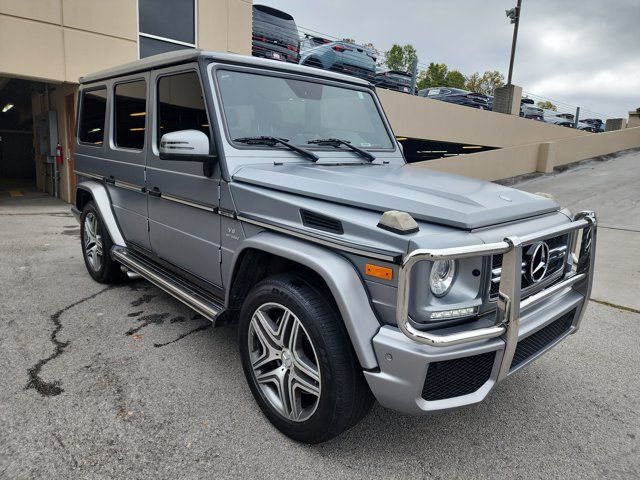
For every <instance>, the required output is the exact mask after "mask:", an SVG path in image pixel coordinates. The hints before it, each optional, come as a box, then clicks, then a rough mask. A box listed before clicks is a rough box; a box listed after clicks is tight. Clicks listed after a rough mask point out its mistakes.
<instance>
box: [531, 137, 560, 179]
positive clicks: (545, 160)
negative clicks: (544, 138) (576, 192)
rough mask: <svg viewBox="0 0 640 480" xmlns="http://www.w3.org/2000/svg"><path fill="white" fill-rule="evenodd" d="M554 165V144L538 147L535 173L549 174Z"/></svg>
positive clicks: (542, 144)
mask: <svg viewBox="0 0 640 480" xmlns="http://www.w3.org/2000/svg"><path fill="white" fill-rule="evenodd" d="M555 163H556V143H555V142H544V143H541V144H540V146H539V147H538V166H537V168H536V172H540V173H551V172H553V167H554V166H555Z"/></svg>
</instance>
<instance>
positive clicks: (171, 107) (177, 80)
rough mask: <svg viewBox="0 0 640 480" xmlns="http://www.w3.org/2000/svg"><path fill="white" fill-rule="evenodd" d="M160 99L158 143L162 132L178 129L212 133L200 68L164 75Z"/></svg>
mask: <svg viewBox="0 0 640 480" xmlns="http://www.w3.org/2000/svg"><path fill="white" fill-rule="evenodd" d="M158 103H159V104H158V112H159V114H158V130H159V131H158V145H160V139H161V137H162V135H164V134H165V133H170V132H175V131H177V130H192V129H193V130H200V131H201V132H204V133H205V134H206V135H207V136H209V120H208V119H207V111H206V109H205V106H204V100H203V97H202V88H201V87H200V80H199V79H198V74H197V73H196V72H189V73H181V74H178V75H171V76H169V77H162V78H160V80H159V82H158ZM209 140H211V139H209Z"/></svg>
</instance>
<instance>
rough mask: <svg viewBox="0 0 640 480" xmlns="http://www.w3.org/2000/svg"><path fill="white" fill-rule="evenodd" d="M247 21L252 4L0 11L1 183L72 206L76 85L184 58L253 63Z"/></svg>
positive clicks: (19, 1) (101, 4) (80, 2)
mask: <svg viewBox="0 0 640 480" xmlns="http://www.w3.org/2000/svg"><path fill="white" fill-rule="evenodd" d="M251 11H252V2H251V0H2V1H0V112H1V113H0V182H3V183H4V184H7V183H10V182H17V183H20V184H22V185H25V184H26V185H28V184H29V183H30V182H31V181H32V184H33V185H34V186H37V188H39V189H41V190H44V191H46V192H49V193H51V194H56V195H57V196H59V197H60V198H62V199H63V200H66V201H69V202H70V201H72V200H73V198H72V197H73V192H74V186H75V185H74V182H75V175H74V174H73V155H72V154H73V145H74V143H75V128H74V125H75V112H76V99H77V85H78V79H79V77H81V76H82V75H85V74H88V73H91V72H95V71H97V70H102V69H105V68H108V67H112V66H115V65H118V64H122V63H126V62H130V61H133V60H136V59H138V58H142V57H146V56H149V55H154V54H156V53H162V52H166V51H171V50H177V49H183V48H202V49H205V50H214V51H228V52H233V53H240V54H246V55H249V54H250V53H251ZM2 110H6V111H2ZM51 112H55V113H51ZM45 124H46V129H47V132H49V133H50V135H49V136H47V134H44V133H43V131H44V130H43V128H44V127H43V125H45ZM54 135H55V136H56V137H57V139H56V138H54ZM49 137H51V138H49ZM29 138H30V139H31V142H30V141H29ZM43 138H44V140H43ZM48 141H50V142H51V143H52V145H53V146H54V147H55V144H56V143H59V144H60V149H61V152H62V155H61V157H62V163H58V162H56V160H55V158H54V156H55V154H56V153H57V152H54V151H51V150H52V149H51V148H47V147H46V146H45V145H44V143H47V142H48Z"/></svg>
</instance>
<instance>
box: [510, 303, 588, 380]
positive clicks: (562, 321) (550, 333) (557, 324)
mask: <svg viewBox="0 0 640 480" xmlns="http://www.w3.org/2000/svg"><path fill="white" fill-rule="evenodd" d="M575 313H576V310H575V309H573V310H571V311H570V312H568V313H565V314H564V315H562V316H561V317H560V318H558V319H557V320H555V321H553V322H552V323H550V324H549V325H547V326H546V327H544V328H541V329H540V330H538V331H537V332H535V333H533V334H532V335H529V336H528V337H527V338H524V339H523V340H520V341H519V342H518V345H517V346H516V351H515V353H514V355H513V360H512V361H511V369H514V368H516V367H517V366H518V365H520V364H522V363H523V362H525V361H526V360H527V359H529V358H531V357H532V356H533V355H535V354H537V353H538V352H540V351H542V350H544V349H545V348H546V347H547V346H549V345H550V344H552V343H553V342H554V341H555V340H557V339H558V338H559V337H560V336H562V335H563V334H565V333H566V332H567V331H568V330H569V328H571V325H572V324H573V318H574V317H575Z"/></svg>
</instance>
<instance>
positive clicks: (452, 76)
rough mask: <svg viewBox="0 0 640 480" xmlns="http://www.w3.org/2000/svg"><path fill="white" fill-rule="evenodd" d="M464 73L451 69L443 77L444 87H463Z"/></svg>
mask: <svg viewBox="0 0 640 480" xmlns="http://www.w3.org/2000/svg"><path fill="white" fill-rule="evenodd" d="M465 80H466V79H465V78H464V75H463V74H462V73H460V72H459V71H458V70H451V71H450V72H449V73H447V76H446V77H445V79H444V83H445V85H444V86H445V87H451V88H464V82H465Z"/></svg>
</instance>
